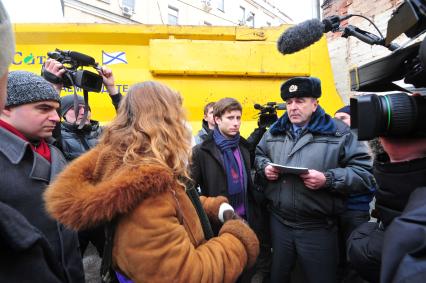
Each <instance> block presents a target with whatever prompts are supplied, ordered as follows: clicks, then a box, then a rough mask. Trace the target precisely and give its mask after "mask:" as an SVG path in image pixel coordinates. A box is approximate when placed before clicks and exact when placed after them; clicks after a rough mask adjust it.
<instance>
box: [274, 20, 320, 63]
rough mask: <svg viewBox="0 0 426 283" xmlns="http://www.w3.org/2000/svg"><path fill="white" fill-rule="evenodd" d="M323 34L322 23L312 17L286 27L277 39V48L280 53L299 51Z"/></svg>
mask: <svg viewBox="0 0 426 283" xmlns="http://www.w3.org/2000/svg"><path fill="white" fill-rule="evenodd" d="M323 34H324V24H323V23H322V22H321V21H319V20H317V19H312V20H308V21H304V22H302V23H300V24H297V25H295V26H293V27H290V28H288V29H287V30H286V31H285V32H284V33H283V34H282V35H281V36H280V38H279V39H278V42H277V48H278V51H279V52H281V53H282V54H284V55H285V54H292V53H294V52H297V51H300V50H302V49H304V48H306V47H308V46H310V45H312V44H314V43H315V42H317V41H318V40H320V39H321V37H322V35H323Z"/></svg>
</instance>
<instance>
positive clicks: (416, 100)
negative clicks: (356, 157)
mask: <svg viewBox="0 0 426 283" xmlns="http://www.w3.org/2000/svg"><path fill="white" fill-rule="evenodd" d="M425 30H426V3H424V1H420V0H405V2H403V3H402V4H401V5H400V6H399V7H398V8H397V10H396V11H395V12H394V14H393V15H392V17H391V19H390V20H389V21H388V29H387V37H386V39H385V43H386V44H388V45H389V44H391V41H392V40H393V39H395V38H396V37H397V36H399V35H401V34H402V33H405V34H406V35H407V36H408V37H410V38H414V37H417V36H418V35H420V34H421V33H423V32H424V31H425ZM402 79H403V80H404V82H405V83H406V84H411V85H413V86H414V90H411V91H407V90H406V89H404V88H402V87H400V86H398V85H396V84H394V83H393V82H395V81H399V80H402ZM350 80H351V89H352V90H353V91H360V92H389V91H397V93H392V94H386V95H377V94H368V95H362V96H358V97H356V98H351V99H350V104H351V121H352V125H351V128H354V129H358V139H359V140H369V139H372V138H374V137H378V136H388V137H404V138H410V137H413V138H415V137H426V123H425V122H424V121H425V120H426V106H425V105H426V97H425V96H422V95H420V96H410V95H408V94H407V92H416V93H420V94H421V93H422V91H421V88H424V87H426V38H425V39H423V40H422V41H421V42H416V43H414V44H411V45H409V46H406V47H404V48H398V49H396V50H395V51H393V52H392V53H391V54H390V55H388V56H386V57H384V58H380V59H378V60H375V61H372V62H369V63H367V64H365V65H362V66H360V67H357V68H353V69H352V70H350Z"/></svg>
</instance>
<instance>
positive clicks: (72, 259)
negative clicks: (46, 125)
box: [0, 128, 84, 282]
mask: <svg viewBox="0 0 426 283" xmlns="http://www.w3.org/2000/svg"><path fill="white" fill-rule="evenodd" d="M50 151H51V163H49V162H48V161H47V160H46V159H44V158H43V157H42V156H41V155H39V154H38V153H35V152H33V151H32V150H31V148H30V146H29V143H28V142H26V141H24V140H22V139H21V138H19V137H17V136H16V135H14V134H12V133H11V132H9V131H7V130H5V129H3V128H0V171H1V173H2V178H0V201H1V202H3V203H5V204H7V205H9V206H10V207H12V208H13V209H15V210H16V211H18V212H19V213H21V214H22V216H23V217H25V218H26V219H27V220H28V222H29V223H30V224H31V225H33V226H34V227H35V228H37V229H38V230H39V231H40V232H41V233H42V234H43V235H44V236H45V237H46V239H47V241H48V242H49V244H50V245H51V247H52V249H53V253H54V255H55V258H56V259H57V261H58V262H59V263H60V264H61V265H62V267H63V268H64V270H65V273H66V275H65V277H66V278H67V279H68V282H84V274H83V265H82V262H81V256H80V252H79V248H78V238H77V234H76V233H75V232H72V231H70V230H67V229H65V227H64V226H62V225H60V224H59V223H58V222H56V221H55V220H54V219H52V218H51V217H49V216H48V214H47V213H46V211H45V209H44V202H43V199H42V195H43V192H44V190H45V189H46V187H47V185H48V184H49V183H50V182H51V180H53V178H54V177H55V176H56V175H57V174H58V173H59V172H60V171H61V170H62V169H63V168H64V166H65V165H66V161H65V159H64V157H63V155H62V154H61V152H60V151H59V150H58V149H57V148H55V147H53V146H50ZM22 272H25V270H22Z"/></svg>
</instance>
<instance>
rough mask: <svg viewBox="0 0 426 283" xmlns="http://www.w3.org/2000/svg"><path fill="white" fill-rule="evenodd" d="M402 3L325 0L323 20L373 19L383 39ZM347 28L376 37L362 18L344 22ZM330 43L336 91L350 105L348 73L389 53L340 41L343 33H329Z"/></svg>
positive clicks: (397, 0) (352, 40) (394, 0)
mask: <svg viewBox="0 0 426 283" xmlns="http://www.w3.org/2000/svg"><path fill="white" fill-rule="evenodd" d="M402 2H403V0H369V1H367V0H325V1H324V3H323V6H322V8H323V17H324V18H325V17H329V16H331V15H339V16H344V15H346V14H361V15H363V16H366V17H368V18H369V19H371V20H372V21H373V22H374V23H375V24H376V26H377V27H378V28H379V29H380V31H381V32H382V34H383V36H386V27H387V22H388V20H389V18H390V16H391V14H392V12H393V11H394V10H395V8H396V7H397V6H399V5H400V4H401V3H402ZM347 24H351V25H354V26H357V27H359V28H361V29H363V30H366V31H369V32H371V33H374V34H377V31H376V30H375V29H374V27H373V26H372V25H371V24H370V23H369V22H368V21H367V20H365V19H363V18H360V17H352V18H350V19H349V20H348V21H345V22H343V23H342V25H341V26H345V25H347ZM400 40H402V39H400ZM327 41H328V48H329V53H330V58H331V65H332V68H333V73H334V81H335V84H336V89H337V91H338V92H339V94H340V96H341V97H342V99H343V101H344V102H345V103H348V102H349V97H350V95H351V94H352V92H351V91H350V81H349V69H350V68H351V67H353V66H357V65H362V64H365V63H367V62H370V61H371V60H374V59H378V58H380V57H383V56H386V55H387V54H389V53H390V51H388V50H387V49H386V48H384V47H381V46H370V45H368V44H366V43H363V42H362V41H359V40H358V39H356V38H354V37H350V38H348V39H345V38H341V37H340V33H328V34H327Z"/></svg>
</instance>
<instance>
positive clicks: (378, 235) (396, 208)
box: [347, 158, 426, 282]
mask: <svg viewBox="0 0 426 283" xmlns="http://www.w3.org/2000/svg"><path fill="white" fill-rule="evenodd" d="M374 176H375V177H376V181H377V184H378V190H377V193H376V209H377V210H378V215H379V217H380V221H381V222H380V224H379V223H370V222H369V223H364V224H361V225H360V226H358V227H357V228H356V229H355V230H354V231H353V232H352V234H351V235H350V236H349V239H348V250H347V252H348V254H347V256H348V259H349V261H350V262H351V265H352V266H353V267H354V268H355V270H356V271H357V272H358V273H359V274H360V275H361V276H362V277H363V278H364V279H367V280H369V282H379V280H382V282H385V281H383V278H381V279H380V266H381V265H382V266H383V264H382V259H384V258H385V254H382V247H383V246H385V245H386V244H387V242H385V241H384V240H383V238H384V237H385V234H386V235H387V236H386V237H387V238H389V237H392V236H388V233H387V227H388V226H392V225H393V224H392V223H393V221H394V219H395V218H397V217H399V218H397V219H400V218H401V217H400V216H401V213H402V211H403V210H404V209H405V207H406V205H407V202H408V199H409V198H410V196H411V194H413V192H414V191H415V190H416V189H417V188H419V187H421V186H424V185H425V184H426V158H421V159H415V160H411V161H407V162H396V163H390V162H380V160H379V161H376V163H375V164H374ZM423 196H424V195H423ZM421 201H424V200H423V199H421ZM404 219H405V218H402V220H404ZM399 221H400V220H399ZM416 221H417V220H416ZM413 224H415V222H413ZM409 226H410V225H408V226H407V229H408V228H412V227H409ZM398 229H399V228H397V230H398ZM399 233H400V236H406V235H410V239H411V240H413V242H414V243H415V244H418V243H419V242H418V238H414V237H412V236H413V235H411V234H410V233H409V230H407V231H405V230H402V229H399ZM391 235H394V236H393V237H396V238H398V237H399V236H398V235H396V234H395V232H392V233H391ZM398 240H401V239H398ZM411 240H410V241H411ZM410 241H409V242H410ZM388 246H390V247H393V248H388V249H389V250H392V249H396V246H393V244H388ZM403 249H404V246H402V250H403ZM402 250H398V249H396V251H397V252H396V253H395V255H392V254H391V253H390V252H389V251H388V253H387V255H386V261H387V262H393V265H394V267H395V268H396V267H397V264H398V263H399V261H398V260H399V259H400V258H398V259H397V258H395V257H401V256H403V255H402V254H401V251H402ZM406 252H410V251H408V250H407V251H406ZM398 254H399V255H398ZM407 256H408V254H407ZM385 269H386V270H387V272H388V273H389V272H390V275H387V276H388V277H386V278H390V277H392V276H393V275H392V274H393V272H394V271H396V270H392V268H390V269H388V268H385ZM382 271H383V269H382ZM386 282H392V281H386ZM398 282H400V281H398Z"/></svg>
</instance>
